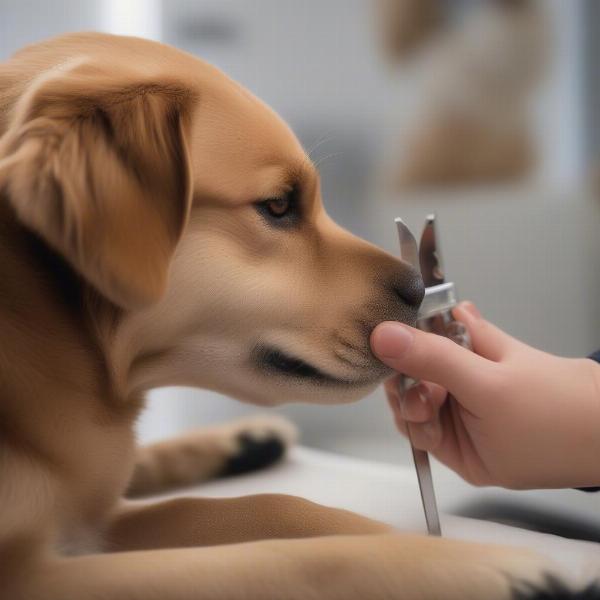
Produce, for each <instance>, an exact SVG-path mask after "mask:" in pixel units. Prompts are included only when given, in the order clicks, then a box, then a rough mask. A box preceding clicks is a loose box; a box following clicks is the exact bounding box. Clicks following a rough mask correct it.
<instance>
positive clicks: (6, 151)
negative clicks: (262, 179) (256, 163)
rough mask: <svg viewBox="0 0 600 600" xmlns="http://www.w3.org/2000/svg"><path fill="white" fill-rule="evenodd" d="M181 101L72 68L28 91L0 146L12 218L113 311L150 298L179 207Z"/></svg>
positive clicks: (127, 79)
mask: <svg viewBox="0 0 600 600" xmlns="http://www.w3.org/2000/svg"><path fill="white" fill-rule="evenodd" d="M190 97H191V93H190V92H189V91H187V90H186V89H185V88H184V87H183V86H182V85H180V84H178V83H177V82H175V81H169V80H165V78H164V77H163V78H157V77H156V76H154V77H151V76H150V75H139V74H136V73H134V72H126V71H124V70H123V68H122V67H121V66H110V67H108V66H97V65H94V64H92V63H88V62H79V63H77V64H74V65H73V64H72V65H70V66H66V67H62V68H60V69H56V70H55V71H53V72H50V73H49V74H46V75H43V76H42V77H41V78H40V79H38V80H37V81H35V82H33V83H32V84H31V85H30V88H29V90H28V91H27V92H26V93H25V94H24V95H23V97H22V98H21V99H20V100H19V102H18V104H17V106H16V109H15V112H14V118H13V121H12V123H11V124H10V126H9V129H8V130H7V132H6V133H5V134H4V136H3V137H2V139H0V191H1V190H2V189H3V190H4V191H5V193H6V195H7V196H8V198H9V202H10V203H11V204H12V206H13V208H14V210H15V212H16V214H17V217H18V218H19V219H20V220H21V221H22V223H23V224H25V225H26V226H27V227H29V228H30V229H32V230H33V231H34V232H36V233H37V234H38V235H39V236H41V237H42V238H43V239H44V240H45V241H46V243H47V244H48V245H49V246H50V247H52V248H53V249H54V250H55V251H57V252H59V253H60V254H61V255H62V256H63V257H64V258H65V259H66V260H67V261H68V262H69V263H70V264H71V265H72V266H73V267H74V268H75V269H76V270H77V271H78V272H79V273H80V274H81V275H82V276H83V277H84V278H85V279H86V280H87V281H88V282H89V283H91V284H92V285H93V286H94V287H95V288H96V289H97V290H98V291H100V292H101V293H102V294H103V295H104V296H106V297H107V298H108V299H109V300H111V301H112V302H114V303H115V304H117V305H119V306H121V307H123V308H126V309H134V308H138V307H141V306H144V305H147V304H150V303H152V302H154V301H156V300H158V299H159V298H160V296H161V295H162V293H163V292H164V289H165V287H166V282H167V275H168V268H169V263H170V259H171V257H172V255H173V252H174V250H175V246H176V244H177V242H178V240H179V237H180V235H181V232H182V229H183V227H184V225H185V222H186V219H187V215H188V212H189V204H190V201H191V189H190V188H191V174H190V165H189V158H188V153H187V146H186V139H185V135H186V122H187V109H188V107H189V104H190Z"/></svg>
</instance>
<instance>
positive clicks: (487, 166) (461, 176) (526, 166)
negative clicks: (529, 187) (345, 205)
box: [394, 116, 536, 189]
mask: <svg viewBox="0 0 600 600" xmlns="http://www.w3.org/2000/svg"><path fill="white" fill-rule="evenodd" d="M535 164H536V151H535V148H534V146H533V142H532V136H531V135H529V132H528V131H527V129H525V128H524V127H523V128H519V127H512V128H510V127H509V128H505V127H502V126H501V125H497V124H494V123H489V124H488V123H484V122H480V123H478V122H477V121H476V120H474V119H460V118H453V117H451V116H447V117H446V118H443V119H440V120H439V121H438V122H435V121H433V122H431V123H430V124H428V125H427V126H424V127H423V128H422V129H421V130H419V131H418V132H417V134H416V135H415V137H414V139H411V140H408V149H407V152H406V156H405V158H404V160H403V161H401V163H400V166H399V169H398V173H397V176H396V177H395V182H394V187H400V188H402V189H406V188H415V187H420V186H427V185H457V184H461V183H466V182H468V183H472V184H475V183H485V182H489V181H505V180H511V179H516V178H519V177H524V176H526V175H527V174H528V173H529V172H530V171H531V169H532V167H533V166H534V165H535Z"/></svg>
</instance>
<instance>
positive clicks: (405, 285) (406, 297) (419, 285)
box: [391, 268, 425, 308]
mask: <svg viewBox="0 0 600 600" xmlns="http://www.w3.org/2000/svg"><path fill="white" fill-rule="evenodd" d="M391 288H392V290H393V293H394V294H395V295H396V296H397V297H398V298H399V299H400V301H401V302H403V303H404V304H407V305H408V306H412V307H415V308H418V307H419V306H420V305H421V302H422V301H423V296H424V295H425V286H424V285H423V278H422V277H421V274H420V273H418V272H417V271H416V270H415V269H413V268H410V269H406V270H404V271H402V272H401V273H399V274H396V275H395V276H394V277H393V278H392V281H391Z"/></svg>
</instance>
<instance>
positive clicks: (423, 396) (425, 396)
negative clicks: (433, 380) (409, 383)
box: [418, 387, 431, 404]
mask: <svg viewBox="0 0 600 600" xmlns="http://www.w3.org/2000/svg"><path fill="white" fill-rule="evenodd" d="M418 396H419V400H420V401H421V402H422V403H423V404H427V403H428V402H429V399H430V398H431V394H430V392H429V390H428V389H427V388H424V387H420V388H419V393H418Z"/></svg>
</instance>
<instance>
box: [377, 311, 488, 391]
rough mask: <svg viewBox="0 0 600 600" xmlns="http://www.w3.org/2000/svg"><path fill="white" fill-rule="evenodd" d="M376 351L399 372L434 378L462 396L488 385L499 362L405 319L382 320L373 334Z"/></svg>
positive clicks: (416, 377)
mask: <svg viewBox="0 0 600 600" xmlns="http://www.w3.org/2000/svg"><path fill="white" fill-rule="evenodd" d="M371 348H372V350H373V353H374V354H375V355H376V356H377V357H378V358H379V360H381V361H382V362H383V363H385V364H386V365H388V366H389V367H392V368H393V369H395V370H396V371H398V372H399V373H404V374H406V375H409V376H411V377H414V378H415V379H425V380H427V381H433V382H435V383H437V384H439V385H441V386H443V387H445V388H446V389H448V390H450V391H451V392H452V393H453V394H454V395H455V396H458V397H459V398H460V397H462V396H463V395H465V393H467V394H469V395H471V396H472V395H473V392H478V391H479V390H480V389H481V386H482V385H485V381H486V379H487V377H489V376H490V375H491V373H492V372H493V370H494V369H495V367H496V365H495V363H493V362H490V361H488V360H487V359H485V358H482V357H481V356H478V355H477V354H475V353H473V352H471V351H469V350H466V349H465V348H462V347H461V346H459V345H458V344H455V343H454V342H452V341H451V340H449V339H447V338H444V337H441V336H439V335H434V334H432V333H426V332H423V331H419V330H418V329H413V328H412V327H408V326H407V325H404V324H402V323H398V322H395V321H387V322H384V323H380V324H379V325H377V327H376V328H375V329H374V330H373V333H372V334H371Z"/></svg>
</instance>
